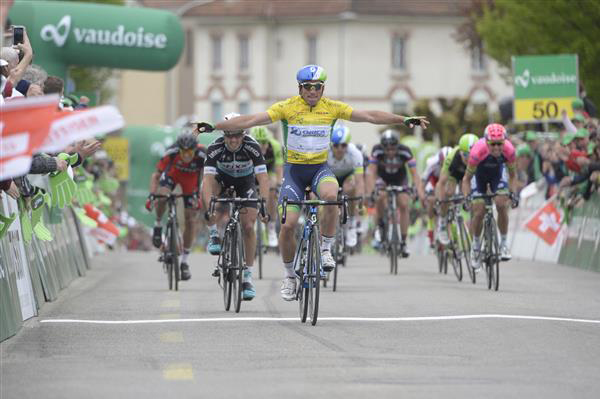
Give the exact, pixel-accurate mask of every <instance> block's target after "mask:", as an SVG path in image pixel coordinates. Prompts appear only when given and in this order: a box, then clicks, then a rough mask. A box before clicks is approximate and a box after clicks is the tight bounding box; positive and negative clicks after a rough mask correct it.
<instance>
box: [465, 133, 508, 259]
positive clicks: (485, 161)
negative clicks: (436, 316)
mask: <svg viewBox="0 0 600 399" xmlns="http://www.w3.org/2000/svg"><path fill="white" fill-rule="evenodd" d="M515 158H516V156H515V147H514V146H513V145H512V143H511V142H510V141H509V140H508V139H507V134H506V129H505V128H504V126H502V125H500V124H498V123H493V124H491V125H488V126H487V127H486V128H485V131H484V137H483V138H481V139H479V140H478V141H477V142H476V143H475V144H474V145H473V147H472V148H471V152H470V154H469V161H468V163H467V170H466V172H465V176H464V178H463V181H462V192H463V194H464V195H465V197H468V196H471V195H473V196H474V197H475V200H474V201H473V217H472V221H471V233H472V234H473V247H472V250H473V252H472V254H471V259H473V268H474V269H475V270H479V268H480V267H481V262H480V260H479V251H480V247H481V238H480V235H481V230H482V228H483V223H482V222H483V217H484V215H485V204H484V203H483V201H482V200H481V199H479V200H477V199H476V197H477V195H481V194H486V193H487V191H488V186H489V190H490V192H491V193H496V194H498V196H496V197H495V198H494V202H495V203H496V210H497V211H498V229H499V230H500V258H501V259H502V260H510V259H511V254H510V251H509V250H508V246H507V233H508V205H509V203H508V200H509V196H510V199H511V200H512V206H513V207H516V206H517V205H518V199H517V197H516V196H515V195H514V194H513V193H514V190H515V183H516V178H515V177H516V173H515V166H516V163H515Z"/></svg>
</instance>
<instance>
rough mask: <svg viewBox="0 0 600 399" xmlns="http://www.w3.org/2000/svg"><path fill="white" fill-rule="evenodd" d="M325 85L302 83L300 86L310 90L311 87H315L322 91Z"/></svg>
mask: <svg viewBox="0 0 600 399" xmlns="http://www.w3.org/2000/svg"><path fill="white" fill-rule="evenodd" d="M323 86H325V85H324V84H323V83H301V84H300V87H302V88H303V89H304V90H306V91H310V89H312V88H314V89H315V90H316V91H320V90H321V89H322V88H323Z"/></svg>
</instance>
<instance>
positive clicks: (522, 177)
mask: <svg viewBox="0 0 600 399" xmlns="http://www.w3.org/2000/svg"><path fill="white" fill-rule="evenodd" d="M516 153H517V181H518V189H519V191H520V190H521V189H522V188H523V187H525V186H526V185H528V184H530V183H533V182H534V181H536V179H535V178H534V176H533V173H532V172H533V169H532V168H531V167H530V166H531V165H532V164H533V162H532V160H533V152H532V151H531V148H530V147H529V145H527V144H520V145H519V146H517V152H516Z"/></svg>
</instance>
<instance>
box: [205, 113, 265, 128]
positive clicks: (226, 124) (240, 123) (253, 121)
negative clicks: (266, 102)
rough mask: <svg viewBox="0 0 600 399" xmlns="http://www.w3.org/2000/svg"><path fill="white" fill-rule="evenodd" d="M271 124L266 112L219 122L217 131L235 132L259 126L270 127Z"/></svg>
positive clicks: (216, 126)
mask: <svg viewBox="0 0 600 399" xmlns="http://www.w3.org/2000/svg"><path fill="white" fill-rule="evenodd" d="M269 123H272V121H271V117H270V116H269V114H268V113H266V112H260V113H258V114H251V115H241V116H238V117H237V118H233V119H230V120H228V121H222V122H219V123H217V124H216V125H215V129H217V130H225V131H235V130H242V129H248V128H251V127H253V126H258V125H268V124H269Z"/></svg>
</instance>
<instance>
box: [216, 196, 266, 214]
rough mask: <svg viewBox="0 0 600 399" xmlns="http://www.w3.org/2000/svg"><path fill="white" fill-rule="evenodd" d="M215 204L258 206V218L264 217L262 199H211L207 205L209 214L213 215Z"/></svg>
mask: <svg viewBox="0 0 600 399" xmlns="http://www.w3.org/2000/svg"><path fill="white" fill-rule="evenodd" d="M217 203H227V204H235V205H240V204H248V203H250V204H260V216H261V217H263V218H264V217H266V214H267V212H266V210H265V200H264V199H262V198H241V197H223V198H216V197H214V196H213V197H212V198H211V199H210V205H209V212H210V214H211V215H212V214H214V213H215V204H217Z"/></svg>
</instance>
